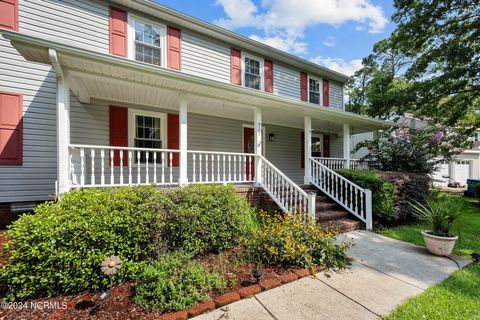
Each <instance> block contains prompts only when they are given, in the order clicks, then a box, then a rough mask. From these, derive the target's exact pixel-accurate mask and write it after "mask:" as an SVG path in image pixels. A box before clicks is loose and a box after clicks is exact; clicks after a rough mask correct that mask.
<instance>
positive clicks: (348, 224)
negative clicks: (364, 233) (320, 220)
mask: <svg viewBox="0 0 480 320" xmlns="http://www.w3.org/2000/svg"><path fill="white" fill-rule="evenodd" d="M324 225H325V224H324ZM327 226H329V227H333V228H334V229H336V230H337V231H338V232H342V233H343V232H349V231H354V230H359V229H364V228H365V225H364V223H363V222H361V221H359V220H353V219H350V218H340V219H334V220H330V221H329V222H328V224H327Z"/></svg>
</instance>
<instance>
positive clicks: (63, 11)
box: [19, 0, 109, 53]
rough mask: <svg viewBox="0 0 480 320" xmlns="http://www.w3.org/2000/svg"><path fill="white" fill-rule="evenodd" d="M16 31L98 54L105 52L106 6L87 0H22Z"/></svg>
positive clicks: (106, 46)
mask: <svg viewBox="0 0 480 320" xmlns="http://www.w3.org/2000/svg"><path fill="white" fill-rule="evenodd" d="M19 25H20V32H22V33H26V34H29V35H32V36H35V37H39V38H44V39H49V40H53V41H58V42H60V43H65V44H70V45H73V46H77V47H82V48H85V49H88V50H92V51H97V52H101V53H108V52H109V12H108V5H107V4H106V3H102V2H99V1H91V0H23V1H20V5H19Z"/></svg>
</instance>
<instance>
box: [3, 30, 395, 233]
mask: <svg viewBox="0 0 480 320" xmlns="http://www.w3.org/2000/svg"><path fill="white" fill-rule="evenodd" d="M9 36H10V38H11V40H12V44H13V45H14V46H15V47H16V49H17V50H18V51H19V52H20V53H22V55H23V56H24V57H25V58H26V59H27V60H31V61H36V62H40V63H48V64H51V65H52V66H53V67H54V68H55V71H56V74H57V155H58V156H57V161H58V175H57V176H58V181H57V182H58V192H59V193H62V192H65V191H68V190H70V189H71V188H78V187H90V186H91V187H97V186H117V185H130V184H156V185H180V186H182V185H186V184H189V183H252V182H253V183H255V184H256V185H258V186H261V187H263V188H264V189H265V190H266V191H267V192H268V193H269V195H270V196H271V197H272V199H274V200H275V202H276V203H277V204H278V205H279V206H280V208H282V209H283V210H286V211H292V212H306V213H308V214H310V215H314V214H315V207H314V203H315V201H314V199H312V196H310V195H308V194H306V193H305V192H304V191H303V190H302V189H301V188H300V187H299V184H301V183H302V182H303V183H305V184H310V183H312V184H314V185H316V186H317V187H318V188H319V189H321V190H322V191H323V192H325V193H326V194H327V195H329V196H331V197H332V198H333V199H335V201H337V202H338V203H339V204H341V205H342V206H343V207H345V208H346V209H347V210H349V211H350V212H352V213H353V214H355V215H357V216H358V217H359V218H360V219H361V220H363V221H364V222H366V223H367V227H368V220H369V218H368V216H369V215H370V220H371V201H370V200H371V195H369V193H368V192H367V191H368V190H363V189H361V188H359V187H358V186H355V185H353V184H352V183H350V182H349V181H348V180H346V179H342V178H341V176H339V175H338V174H336V173H335V172H334V171H333V170H331V169H330V168H328V166H326V165H325V164H328V163H326V162H323V163H322V161H324V160H322V159H315V158H313V157H312V155H316V156H318V154H312V149H315V148H317V150H316V151H317V152H318V145H314V146H313V147H312V137H313V136H318V135H320V136H321V135H324V136H329V137H330V139H329V140H328V149H325V150H328V153H329V156H331V157H338V158H344V159H345V160H344V162H343V163H344V166H345V167H349V166H350V134H352V133H361V132H367V131H374V130H378V129H382V128H385V127H388V126H389V124H387V123H385V122H383V121H379V120H375V119H371V118H367V117H363V116H359V115H356V114H352V113H348V112H344V111H342V110H338V109H333V108H325V107H319V106H317V105H312V104H309V103H305V102H302V101H297V100H295V99H291V98H285V97H281V96H277V95H272V94H269V93H266V92H261V91H257V90H254V89H249V88H244V87H240V86H235V85H231V84H226V83H220V82H217V81H212V80H207V79H202V78H198V77H195V76H191V75H186V74H182V73H179V72H176V71H172V70H167V69H162V68H158V67H154V66H149V65H146V64H143V63H139V62H136V61H126V60H125V59H122V58H118V57H113V56H110V55H104V54H98V53H93V52H89V51H85V50H83V49H78V48H72V47H68V46H64V45H59V44H56V43H51V42H48V41H45V40H38V39H31V38H28V37H26V38H25V39H23V37H25V36H22V35H16V34H11V35H9ZM112 105H113V106H121V107H123V108H128V109H138V110H141V111H148V112H149V113H159V114H161V113H163V114H168V115H170V114H175V115H178V123H177V126H178V138H177V139H178V141H177V143H176V147H175V148H168V145H167V144H168V143H169V139H168V137H167V136H162V137H161V138H160V139H159V141H157V142H158V146H159V147H149V148H142V147H141V146H140V145H137V144H136V143H135V138H140V139H143V140H145V136H143V137H136V136H132V134H131V133H129V134H128V137H123V138H125V140H122V143H121V144H116V143H113V144H112V143H111V142H112V138H111V133H110V141H109V139H108V132H109V129H110V130H111V127H110V128H109V123H108V120H107V121H105V120H106V119H108V115H107V116H106V117H105V111H106V110H107V109H106V108H108V106H112ZM102 116H103V120H102V119H101V118H102ZM161 118H162V116H161V115H159V116H158V119H161ZM205 119H210V122H208V121H206V120H205ZM131 120H132V119H131V118H130V116H129V120H128V121H129V122H130V121H131ZM160 121H161V120H160ZM202 121H203V123H202ZM134 122H136V120H135V121H134ZM128 126H129V125H128ZM163 126H164V125H163ZM245 126H247V127H248V126H251V127H252V128H253V133H252V136H251V138H252V142H253V143H252V146H251V147H248V148H247V147H246V144H245V141H243V140H245V139H244V138H245V137H244V134H243V133H242V129H243V128H244V127H245ZM160 129H161V130H164V131H168V130H167V129H168V128H166V129H165V128H161V127H160ZM136 130H137V129H136V128H133V129H132V130H130V128H129V132H130V131H133V132H136ZM302 132H303V134H302ZM271 134H272V138H270V135H271ZM267 137H268V138H267ZM123 138H122V139H123ZM127 140H128V141H127ZM302 140H303V141H302ZM316 141H318V140H316ZM326 143H327V142H326V140H325V141H324V146H325V145H326ZM302 145H303V147H302ZM115 146H116V147H115ZM247 149H248V150H247ZM325 161H326V160H325ZM369 197H370V198H369ZM369 202H370V203H369ZM369 212H370V213H369ZM370 224H371V221H370Z"/></svg>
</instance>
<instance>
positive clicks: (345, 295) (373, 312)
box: [315, 277, 382, 319]
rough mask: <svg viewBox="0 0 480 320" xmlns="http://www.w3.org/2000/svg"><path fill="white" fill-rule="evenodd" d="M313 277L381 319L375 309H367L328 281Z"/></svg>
mask: <svg viewBox="0 0 480 320" xmlns="http://www.w3.org/2000/svg"><path fill="white" fill-rule="evenodd" d="M315 279H317V280H318V281H320V282H321V283H323V284H324V285H326V286H327V287H329V288H330V289H333V290H335V291H336V292H338V293H340V294H341V295H342V296H344V297H345V298H347V299H348V300H351V301H353V302H354V303H356V304H358V305H359V306H361V307H362V308H364V309H365V310H367V311H369V312H371V313H373V314H374V315H376V316H377V317H378V318H379V319H382V316H381V315H379V314H378V313H376V312H375V311H373V310H371V309H369V308H368V307H366V306H364V305H363V304H361V303H360V302H358V301H356V300H355V299H353V298H350V297H349V296H347V295H346V294H345V293H343V292H341V291H340V290H338V289H336V288H334V287H332V286H331V285H329V284H328V283H326V282H325V281H322V280H320V279H318V278H317V277H315Z"/></svg>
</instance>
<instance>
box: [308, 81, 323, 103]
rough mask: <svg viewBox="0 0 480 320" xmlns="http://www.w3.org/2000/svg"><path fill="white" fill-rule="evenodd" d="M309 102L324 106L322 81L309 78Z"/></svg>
mask: <svg viewBox="0 0 480 320" xmlns="http://www.w3.org/2000/svg"><path fill="white" fill-rule="evenodd" d="M308 101H309V102H310V103H315V104H322V103H321V101H322V79H320V78H316V77H313V76H310V75H309V76H308Z"/></svg>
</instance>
